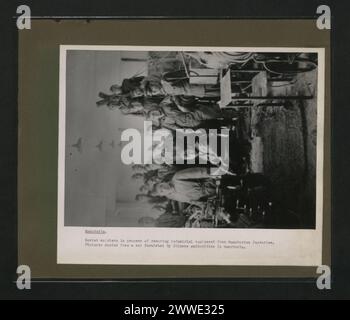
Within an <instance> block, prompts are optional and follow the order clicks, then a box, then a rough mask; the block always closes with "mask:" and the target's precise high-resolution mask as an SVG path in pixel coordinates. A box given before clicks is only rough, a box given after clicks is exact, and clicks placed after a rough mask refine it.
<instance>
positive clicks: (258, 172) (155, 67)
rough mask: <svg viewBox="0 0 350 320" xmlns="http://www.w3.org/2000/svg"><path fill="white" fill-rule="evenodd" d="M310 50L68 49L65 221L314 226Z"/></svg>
mask: <svg viewBox="0 0 350 320" xmlns="http://www.w3.org/2000/svg"><path fill="white" fill-rule="evenodd" d="M317 83H318V55H317V53H315V52H308V51H307V50H306V51H305V50H303V51H302V52H294V51H292V52H288V51H285V50H283V51H280V52H278V51H274V52H259V51H244V52H243V51H227V52H225V51H190V50H189V51H156V50H154V51H140V50H134V51H132V50H130V51H129V50H122V51H121V50H119V51H118V50H107V51H100V50H98V49H96V50H83V49H82V50H67V53H66V88H65V90H66V114H65V117H66V118H65V121H66V127H65V130H66V132H65V135H66V136H65V173H64V174H65V191H64V194H65V203H64V225H65V226H81V227H159V228H264V229H270V228H271V229H272V228H277V229H314V228H315V223H316V164H317V161H316V159H317V129H318V128H317V112H318V105H317Z"/></svg>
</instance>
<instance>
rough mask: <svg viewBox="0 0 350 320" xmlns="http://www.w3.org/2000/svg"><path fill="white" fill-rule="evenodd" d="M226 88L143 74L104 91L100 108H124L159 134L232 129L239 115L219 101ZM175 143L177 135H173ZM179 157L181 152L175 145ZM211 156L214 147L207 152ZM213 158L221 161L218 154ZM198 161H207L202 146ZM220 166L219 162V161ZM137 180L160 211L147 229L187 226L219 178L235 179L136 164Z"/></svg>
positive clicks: (204, 169)
mask: <svg viewBox="0 0 350 320" xmlns="http://www.w3.org/2000/svg"><path fill="white" fill-rule="evenodd" d="M219 96H220V85H219V84H217V85H204V84H191V83H190V81H189V79H188V78H186V77H184V78H182V77H179V78H177V79H174V78H172V79H171V80H170V79H169V77H167V75H163V76H158V75H157V76H156V75H150V76H138V77H133V78H129V79H124V80H123V81H122V84H121V85H112V86H111V87H110V93H109V94H106V93H100V94H99V97H100V98H101V100H99V101H98V102H97V106H103V105H105V106H107V107H108V108H110V109H112V110H114V109H118V110H120V111H121V112H122V114H124V115H135V116H141V117H143V118H144V119H145V120H147V121H151V122H152V125H153V129H154V130H167V131H168V132H169V133H171V132H175V131H177V130H178V129H194V130H197V129H204V130H208V129H211V128H222V127H223V126H232V125H233V124H234V122H235V121H236V120H237V116H238V113H237V112H236V111H233V110H230V111H228V110H224V109H221V108H220V107H219V105H218V104H217V101H218V100H219ZM169 136H170V137H171V139H172V137H173V136H172V135H169ZM174 148H175V153H174V154H175V155H176V154H179V153H178V152H176V144H175V147H174ZM206 151H208V152H209V153H210V152H212V151H211V150H210V147H208V148H206ZM212 153H215V155H213V154H212V157H213V158H215V157H217V158H218V159H220V155H218V154H217V153H218V152H217V151H216V150H214V151H213V152H212ZM193 157H194V158H200V157H201V148H200V147H198V145H197V151H196V152H195V154H194V155H193ZM218 162H219V161H218ZM133 169H134V174H133V176H132V178H133V179H140V180H142V183H141V187H140V194H138V195H137V196H136V200H138V201H147V202H148V203H150V204H152V205H153V208H154V209H155V210H158V211H159V213H160V215H159V217H158V218H157V219H153V218H151V217H144V218H142V219H140V221H139V223H140V225H142V226H161V227H184V226H185V223H186V219H187V218H186V214H185V212H186V207H188V206H189V205H191V206H196V207H197V208H200V209H202V208H204V206H205V204H206V201H207V199H209V198H211V197H215V195H216V190H217V188H216V178H217V177H218V176H221V175H234V174H233V173H231V172H230V171H229V170H226V171H225V172H222V171H220V170H218V168H217V167H216V168H213V167H212V166H211V165H199V164H198V163H197V164H195V163H192V164H191V165H188V164H182V165H181V164H180V165H178V164H172V165H169V164H155V163H153V164H146V165H138V164H137V165H136V164H135V165H133Z"/></svg>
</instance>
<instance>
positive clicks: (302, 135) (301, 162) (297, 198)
mask: <svg viewBox="0 0 350 320" xmlns="http://www.w3.org/2000/svg"><path fill="white" fill-rule="evenodd" d="M316 79H317V70H315V71H311V72H307V73H303V74H299V75H297V76H296V77H295V79H294V80H293V81H292V83H276V82H275V83H273V84H272V85H273V87H269V91H270V93H272V94H273V95H275V96H276V95H278V96H288V95H289V96H313V98H312V99H304V100H290V101H289V102H287V104H286V105H285V106H263V107H262V106H258V105H256V106H254V107H252V109H251V112H250V114H249V115H248V116H247V118H246V121H247V124H248V125H249V128H250V130H251V131H250V134H251V138H252V140H251V142H252V149H251V168H252V171H255V172H263V173H264V174H265V175H266V176H267V177H268V178H269V179H270V181H271V195H272V199H273V201H274V203H275V208H277V209H276V210H277V212H276V217H277V220H276V224H277V225H276V227H293V228H294V227H300V228H314V225H315V198H316V133H317V131H316V120H317V117H316V115H317V99H316V96H317V91H316V89H317V81H316ZM272 102H274V103H276V102H279V101H276V100H275V101H272ZM280 102H282V101H280Z"/></svg>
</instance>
